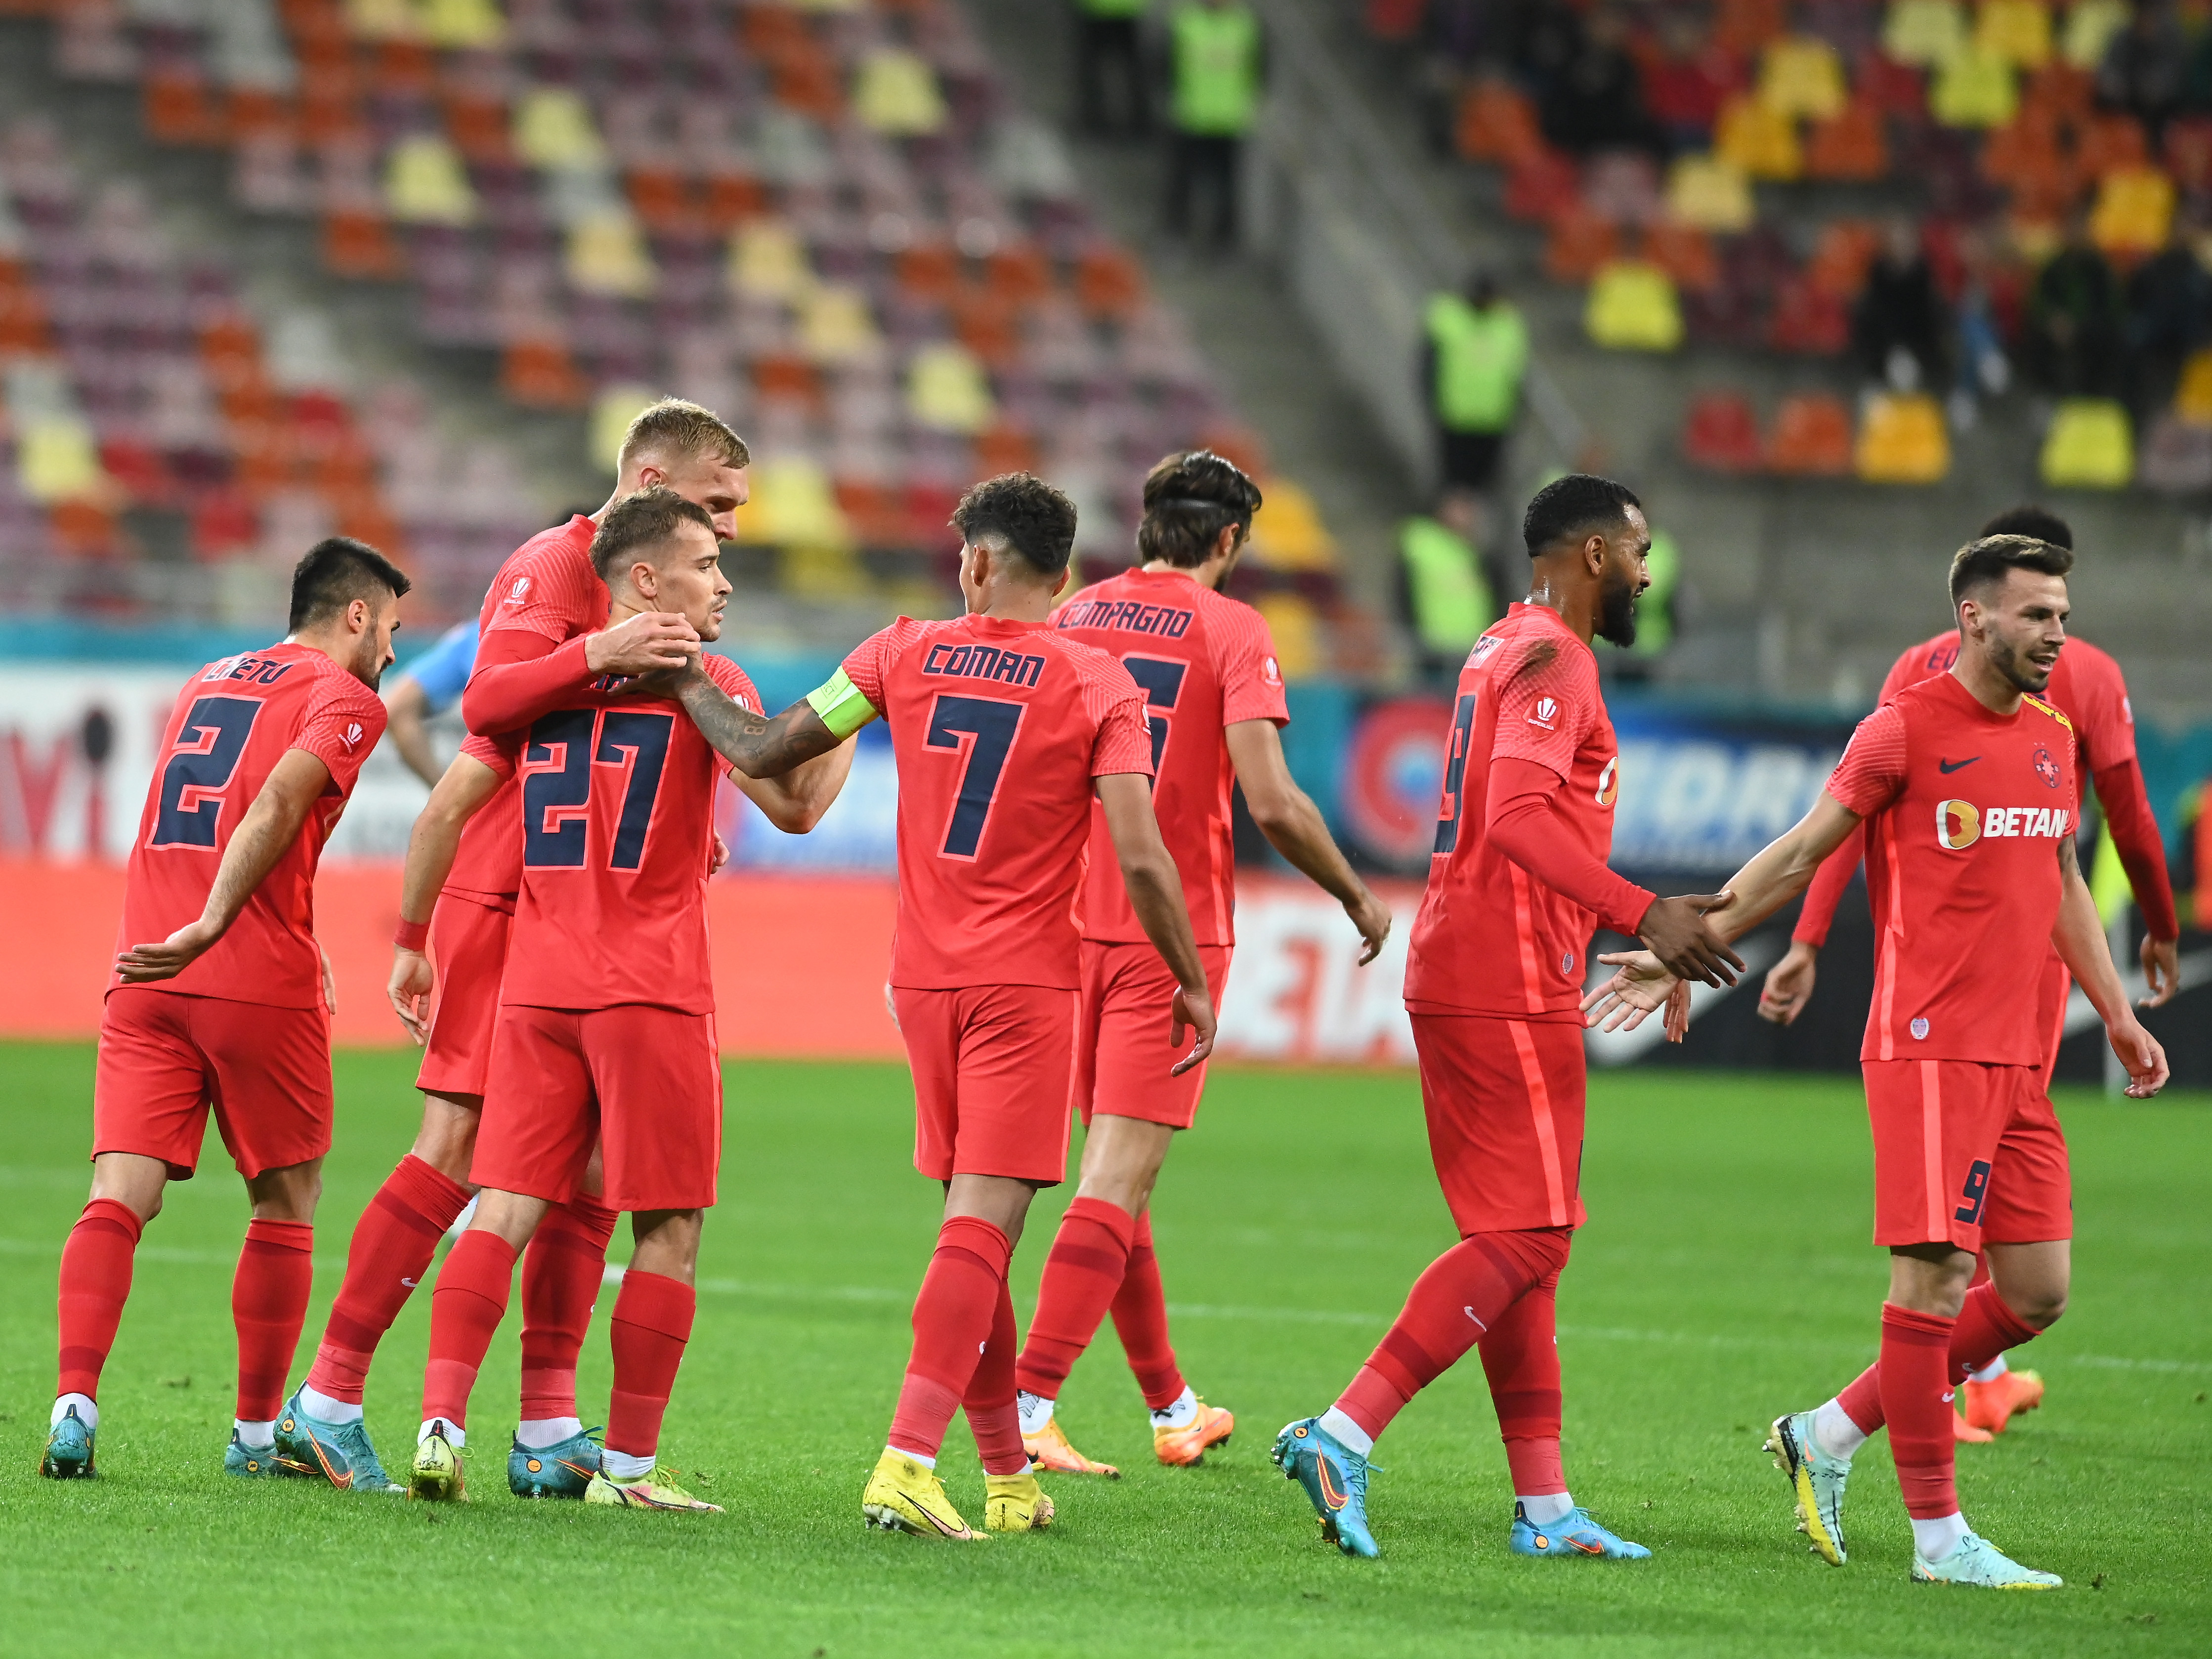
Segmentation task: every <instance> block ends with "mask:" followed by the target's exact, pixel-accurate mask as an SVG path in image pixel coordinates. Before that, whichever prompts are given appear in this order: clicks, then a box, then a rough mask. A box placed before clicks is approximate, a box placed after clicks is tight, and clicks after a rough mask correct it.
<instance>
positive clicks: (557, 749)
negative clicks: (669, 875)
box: [522, 708, 676, 870]
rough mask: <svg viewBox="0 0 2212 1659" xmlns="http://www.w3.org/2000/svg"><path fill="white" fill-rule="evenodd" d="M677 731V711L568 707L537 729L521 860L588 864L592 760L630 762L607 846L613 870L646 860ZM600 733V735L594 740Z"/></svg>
mask: <svg viewBox="0 0 2212 1659" xmlns="http://www.w3.org/2000/svg"><path fill="white" fill-rule="evenodd" d="M675 732H676V717H675V716H674V715H673V714H647V713H646V712H644V711H642V710H638V709H628V708H611V709H608V710H607V711H606V712H605V714H600V713H599V712H598V711H595V710H593V709H589V708H561V709H556V710H555V711H554V712H553V713H552V714H547V715H545V716H544V717H543V718H542V719H540V720H538V722H537V724H535V725H534V726H532V727H531V728H530V744H529V746H528V747H527V748H526V749H525V750H523V754H522V759H523V764H524V765H525V766H526V767H535V768H537V770H535V771H526V772H525V773H524V774H523V778H522V861H523V863H524V864H525V865H526V866H529V867H530V868H532V869H538V870H548V869H553V870H557V869H569V870H576V869H581V868H582V867H583V866H584V862H585V859H586V853H587V850H588V848H589V846H590V836H591V832H590V828H589V822H590V816H591V802H592V784H593V782H594V781H595V775H594V773H593V771H592V767H593V766H594V765H595V764H596V765H599V766H604V767H620V766H623V765H624V764H625V763H627V765H628V767H629V777H628V778H627V780H626V781H624V784H623V799H622V810H621V811H620V812H619V813H618V814H617V817H616V820H615V833H614V841H613V844H612V845H611V846H610V847H609V848H608V849H607V867H608V868H609V869H611V870H635V869H636V868H638V866H640V865H641V864H643V863H644V861H645V837H646V832H647V830H648V829H651V828H652V825H653V803H654V802H655V801H656V800H658V799H659V795H660V777H661V774H662V772H663V771H664V770H665V769H666V767H667V763H668V745H669V744H670V742H671V739H672V738H674V736H675ZM595 736H596V738H597V741H596V742H594V741H593V739H594V737H595Z"/></svg>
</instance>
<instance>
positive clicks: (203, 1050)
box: [92, 985, 331, 1181]
mask: <svg viewBox="0 0 2212 1659" xmlns="http://www.w3.org/2000/svg"><path fill="white" fill-rule="evenodd" d="M210 1105H212V1106H213V1107H214V1109H215V1122H216V1128H217V1129H218V1130H220V1131H221V1132H222V1144H223V1145H224V1146H227V1147H228V1148H229V1149H230V1156H231V1158H232V1161H233V1162H234V1163H235V1164H237V1165H238V1172H239V1174H240V1175H242V1176H245V1177H246V1179H247V1180H248V1181H251V1180H252V1179H253V1177H254V1176H258V1175H259V1174H260V1173H261V1172H262V1171H263V1170H281V1169H283V1168H285V1167H286V1166H287V1165H288V1164H305V1163H307V1161H308V1160H309V1159H310V1158H320V1157H322V1156H323V1154H324V1153H325V1152H329V1151H330V1149H331V1017H330V1015H329V1014H328V1013H326V1012H324V1011H323V1010H322V1009H321V1008H319V1007H318V1008H272V1007H270V1006H268V1005H267V1004H265V1003H260V1002H230V1001H227V1000H224V999H223V998H222V997H197V996H191V995H188V994H185V993H182V992H178V991H157V990H155V989H153V988H152V987H149V986H137V985H125V986H118V987H117V988H116V989H114V990H112V991H110V992H109V993H108V994H107V1006H106V1007H105V1008H104V1009H102V1010H101V1011H100V1061H99V1066H98V1069H97V1070H96V1071H95V1072H94V1074H93V1085H92V1155H93V1156H94V1158H97V1157H99V1156H100V1154H101V1153H102V1152H137V1153H138V1154H139V1155H140V1156H141V1157H143V1158H160V1159H161V1161H162V1162H163V1163H164V1164H167V1165H168V1166H169V1179H170V1180H172V1181H189V1180H190V1179H191V1174H192V1170H193V1168H194V1166H195V1165H197V1164H198V1163H199V1159H200V1143H201V1141H203V1140H204V1139H206V1136H207V1115H208V1109H209V1107H210Z"/></svg>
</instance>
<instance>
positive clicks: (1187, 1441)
mask: <svg viewBox="0 0 2212 1659" xmlns="http://www.w3.org/2000/svg"><path fill="white" fill-rule="evenodd" d="M1236 1429H1237V1419H1236V1417H1235V1416H1234V1415H1233V1414H1232V1413H1229V1412H1225V1411H1224V1410H1222V1409H1221V1407H1218V1406H1209V1405H1207V1404H1206V1401H1203V1400H1201V1401H1199V1402H1198V1412H1197V1414H1196V1415H1195V1416H1194V1417H1193V1418H1192V1419H1190V1421H1189V1422H1188V1423H1186V1424H1184V1425H1182V1427H1181V1428H1179V1429H1154V1430H1153V1431H1152V1455H1153V1456H1155V1457H1157V1458H1158V1459H1159V1460H1160V1462H1163V1463H1164V1464H1166V1465H1167V1466H1168V1467H1169V1468H1181V1469H1188V1468H1196V1467H1197V1466H1198V1465H1199V1463H1200V1462H1201V1461H1203V1460H1204V1458H1205V1456H1206V1453H1208V1452H1210V1451H1212V1449H1214V1448H1215V1447H1216V1446H1225V1445H1227V1444H1228V1443H1229V1437H1230V1436H1231V1434H1233V1433H1234V1432H1235V1431H1236Z"/></svg>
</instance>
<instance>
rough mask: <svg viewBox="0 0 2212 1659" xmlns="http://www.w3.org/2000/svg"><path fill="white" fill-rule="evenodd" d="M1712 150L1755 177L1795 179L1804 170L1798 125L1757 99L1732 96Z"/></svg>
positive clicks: (1715, 132)
mask: <svg viewBox="0 0 2212 1659" xmlns="http://www.w3.org/2000/svg"><path fill="white" fill-rule="evenodd" d="M1713 153H1714V154H1715V155H1718V156H1719V157H1720V158H1721V159H1722V160H1723V161H1727V162H1729V163H1730V164H1731V165H1733V166H1734V167H1736V168H1738V169H1739V170H1740V171H1741V172H1742V173H1744V174H1745V175H1746V176H1747V177H1748V178H1753V179H1795V178H1797V177H1799V176H1800V175H1801V174H1802V173H1803V172H1804V171H1805V157H1804V154H1803V152H1802V150H1800V149H1799V148H1798V145H1797V127H1796V123H1795V122H1793V121H1792V120H1791V119H1790V118H1789V117H1788V116H1787V115H1784V113H1783V112H1781V111H1779V110H1777V109H1771V108H1769V107H1768V106H1766V105H1765V104H1763V103H1761V102H1760V101H1759V100H1758V99H1756V98H1733V99H1730V100H1729V102H1728V104H1727V105H1726V106H1724V107H1723V109H1722V111H1721V115H1720V119H1719V120H1718V121H1717V122H1715V123H1714V124H1713Z"/></svg>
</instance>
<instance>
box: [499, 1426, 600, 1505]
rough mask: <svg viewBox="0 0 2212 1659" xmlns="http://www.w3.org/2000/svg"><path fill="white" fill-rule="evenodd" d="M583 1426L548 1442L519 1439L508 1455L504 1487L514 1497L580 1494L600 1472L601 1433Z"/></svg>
mask: <svg viewBox="0 0 2212 1659" xmlns="http://www.w3.org/2000/svg"><path fill="white" fill-rule="evenodd" d="M604 1432H605V1431H604V1430H600V1429H586V1430H585V1431H583V1433H581V1434H577V1435H571V1436H569V1437H568V1439H566V1440H561V1441H556V1442H555V1443H553V1444H552V1445H550V1446H526V1445H524V1444H523V1443H522V1442H521V1441H520V1440H519V1439H518V1440H517V1441H516V1442H515V1443H514V1449H513V1450H512V1451H510V1452H508V1453H507V1490H508V1491H509V1492H513V1494H514V1495H515V1496H516V1497H517V1498H581V1497H582V1496H583V1495H584V1493H585V1492H586V1489H587V1488H588V1487H589V1486H591V1484H592V1476H593V1475H595V1474H598V1473H599V1442H598V1441H596V1440H594V1439H593V1438H592V1436H593V1435H596V1434H600V1433H604Z"/></svg>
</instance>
